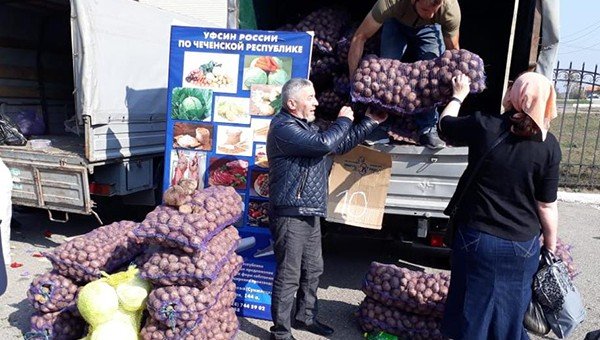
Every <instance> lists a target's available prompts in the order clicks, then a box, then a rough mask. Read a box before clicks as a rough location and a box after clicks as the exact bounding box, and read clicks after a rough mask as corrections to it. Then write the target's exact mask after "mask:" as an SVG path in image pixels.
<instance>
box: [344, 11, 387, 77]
mask: <svg viewBox="0 0 600 340" xmlns="http://www.w3.org/2000/svg"><path fill="white" fill-rule="evenodd" d="M380 28H381V24H380V23H378V22H377V21H375V19H374V18H373V15H372V14H371V12H369V14H367V16H366V17H365V19H364V20H363V22H362V23H361V24H360V26H358V29H357V30H356V32H355V33H354V36H353V37H352V42H351V43H350V49H349V50H348V70H349V71H350V77H351V78H352V76H353V75H354V71H356V68H357V67H358V62H359V61H360V58H361V57H362V54H363V51H364V48H365V42H366V41H367V39H369V38H371V37H372V36H373V34H375V33H376V32H377V31H378V30H379V29H380Z"/></svg>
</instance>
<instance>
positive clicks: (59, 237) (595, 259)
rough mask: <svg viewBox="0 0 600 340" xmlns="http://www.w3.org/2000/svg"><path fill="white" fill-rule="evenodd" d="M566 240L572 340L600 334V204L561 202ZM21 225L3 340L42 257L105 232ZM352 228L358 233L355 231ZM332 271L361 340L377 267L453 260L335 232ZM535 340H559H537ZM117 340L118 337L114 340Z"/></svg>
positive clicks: (3, 310) (340, 327) (327, 306)
mask: <svg viewBox="0 0 600 340" xmlns="http://www.w3.org/2000/svg"><path fill="white" fill-rule="evenodd" d="M559 213H560V230H559V237H561V238H562V239H563V241H564V242H565V243H568V244H571V245H573V246H574V248H573V257H574V259H575V265H576V266H577V267H578V269H579V271H580V274H579V275H578V276H577V277H576V279H575V284H576V286H577V287H578V288H579V290H580V292H581V294H582V296H583V299H584V301H585V304H586V308H587V313H588V314H587V319H586V321H585V322H584V323H583V324H582V325H581V326H580V327H579V328H578V329H577V330H576V332H575V333H574V334H573V335H572V336H571V337H570V339H583V338H584V337H585V334H586V333H587V332H590V331H592V330H596V329H600V288H598V283H599V282H600V264H599V262H600V205H598V204H595V203H567V202H560V203H559ZM14 215H15V219H16V221H17V223H15V224H13V226H12V232H11V253H12V261H13V262H17V263H19V264H22V266H20V267H18V268H11V267H7V271H8V278H9V286H8V289H7V291H6V293H5V294H4V295H2V296H1V297H0V334H2V339H19V338H22V337H23V333H25V332H27V331H29V317H30V315H31V314H32V312H33V309H32V308H31V306H30V305H29V302H28V301H27V297H26V292H27V289H28V288H29V284H30V282H31V280H32V278H33V277H34V276H35V275H36V274H40V273H43V272H46V271H48V270H49V269H51V265H50V262H48V261H47V260H46V259H44V258H41V257H37V254H39V253H40V252H43V251H49V250H51V249H52V248H53V247H55V246H57V245H59V244H60V243H62V242H64V241H65V239H66V238H70V237H73V236H77V235H80V234H83V233H86V232H89V231H90V230H92V229H94V228H95V227H97V226H98V223H97V222H96V221H95V220H94V219H93V218H91V217H86V216H72V217H71V220H70V221H69V222H68V223H66V224H62V223H55V222H50V221H48V219H47V215H46V214H45V213H43V212H40V211H35V210H33V211H21V212H18V211H17V212H15V213H14ZM348 228H353V227H348ZM323 250H324V257H325V273H324V274H323V276H322V279H321V284H320V289H319V298H320V302H319V310H320V312H319V316H320V317H319V318H320V320H321V321H322V322H324V323H326V324H328V325H331V326H332V327H334V329H335V333H334V335H333V336H332V337H331V339H361V338H362V337H363V332H362V331H361V330H360V329H359V327H358V326H357V323H356V319H355V317H354V312H355V311H356V310H357V307H358V305H359V304H360V302H361V301H362V300H363V299H364V297H365V295H364V293H363V292H362V291H361V290H360V287H361V283H362V280H363V278H364V275H365V273H366V271H367V269H368V267H369V264H370V263H371V262H372V261H379V262H384V263H396V264H398V265H400V266H407V267H409V268H412V269H416V270H425V271H426V272H435V271H440V270H445V269H444V268H447V267H446V265H447V260H446V259H445V258H443V257H439V256H432V255H431V254H425V253H423V252H421V251H419V252H417V251H411V250H410V249H400V248H399V247H398V246H397V245H396V244H394V243H393V242H390V241H387V240H378V239H366V238H362V237H356V236H347V235H345V234H344V233H332V234H328V235H327V236H326V237H325V238H324V242H323ZM240 325H241V329H240V331H239V333H238V335H237V339H244V340H245V339H268V337H269V331H268V330H269V327H270V325H271V323H270V322H268V321H264V320H256V319H246V318H240ZM294 336H295V337H296V338H298V339H307V340H312V339H321V337H318V336H314V335H312V334H310V333H307V332H303V331H296V330H295V331H294ZM532 338H533V339H555V337H554V336H552V335H551V336H549V337H543V338H541V337H532ZM115 339H118V337H115Z"/></svg>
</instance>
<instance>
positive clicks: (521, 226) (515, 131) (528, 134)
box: [439, 72, 561, 340]
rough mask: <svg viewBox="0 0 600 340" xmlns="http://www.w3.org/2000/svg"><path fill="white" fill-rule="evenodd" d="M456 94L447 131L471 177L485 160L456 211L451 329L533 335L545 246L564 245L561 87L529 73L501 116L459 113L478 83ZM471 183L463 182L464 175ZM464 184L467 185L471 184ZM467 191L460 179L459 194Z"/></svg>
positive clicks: (458, 86) (464, 82)
mask: <svg viewBox="0 0 600 340" xmlns="http://www.w3.org/2000/svg"><path fill="white" fill-rule="evenodd" d="M452 81H453V88H454V98H453V99H452V101H451V102H450V103H449V104H448V106H447V107H446V109H445V110H444V111H443V113H442V116H441V118H440V126H439V127H440V129H441V132H442V133H443V134H444V135H446V136H447V137H448V138H449V139H451V140H453V141H458V142H461V143H465V144H466V145H467V146H468V147H469V165H468V166H467V169H466V170H465V174H463V177H465V176H469V175H470V173H471V172H472V171H473V167H474V166H475V164H477V163H478V161H479V160H480V159H481V158H482V157H483V156H484V154H485V153H486V151H487V150H488V149H489V148H490V146H491V145H492V144H493V143H494V141H496V140H497V138H498V137H499V136H500V135H501V134H503V132H505V131H508V135H507V137H506V138H505V139H504V140H503V141H501V142H500V143H499V144H498V145H497V146H496V147H495V148H493V150H492V151H491V152H490V153H488V154H487V156H485V157H484V160H483V163H482V164H481V166H480V168H479V170H478V172H477V174H476V176H475V177H474V179H473V181H472V183H471V184H470V185H469V187H468V189H467V191H465V195H464V196H463V199H462V201H461V203H460V206H459V208H458V211H457V213H456V218H455V221H456V223H457V224H456V225H457V226H458V229H457V231H456V234H455V237H454V242H453V244H452V281H451V284H450V290H449V292H448V299H447V302H446V311H445V315H444V320H443V323H442V332H443V333H444V334H445V335H446V336H448V337H449V338H451V339H498V340H509V339H510V340H514V339H528V336H527V333H526V331H525V329H524V328H523V317H524V315H525V311H526V310H527V306H528V304H529V301H530V300H531V283H532V279H533V276H534V274H535V271H536V269H537V266H538V261H539V253H540V233H541V234H543V236H544V242H543V243H544V247H546V248H547V249H549V250H550V251H554V250H555V248H556V232H557V224H558V210H557V204H556V197H557V190H558V175H559V163H560V160H561V152H560V146H559V143H558V141H557V140H556V137H554V135H552V133H550V132H548V128H549V123H550V120H551V119H553V118H554V117H556V107H555V103H554V102H555V96H556V95H555V92H554V87H553V85H552V83H551V82H550V81H549V80H548V79H547V78H546V77H544V76H542V75H540V74H537V73H532V72H528V73H524V74H522V75H521V76H519V78H518V79H517V80H516V81H515V82H514V84H513V85H512V87H511V88H510V89H509V90H508V92H507V94H506V97H505V99H504V107H505V108H506V110H507V111H506V112H505V113H503V114H502V115H485V114H481V113H475V114H472V115H469V116H465V117H457V116H458V111H459V109H460V105H461V104H462V101H463V100H464V98H465V97H466V96H467V95H468V93H469V80H468V78H467V77H466V76H458V77H456V78H454V79H453V80H452ZM461 182H464V179H461ZM463 186H464V184H463ZM460 190H461V184H460V182H459V187H458V189H457V193H456V194H455V195H458V194H459V191H460Z"/></svg>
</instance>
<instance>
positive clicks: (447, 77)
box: [278, 7, 486, 144]
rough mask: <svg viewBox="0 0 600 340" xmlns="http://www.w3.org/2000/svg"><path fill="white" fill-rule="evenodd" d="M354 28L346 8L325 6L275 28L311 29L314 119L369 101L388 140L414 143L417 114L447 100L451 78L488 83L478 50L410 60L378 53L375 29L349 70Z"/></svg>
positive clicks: (476, 89) (476, 87)
mask: <svg viewBox="0 0 600 340" xmlns="http://www.w3.org/2000/svg"><path fill="white" fill-rule="evenodd" d="M357 27H358V23H357V22H352V21H351V20H350V16H349V15H348V13H347V11H346V10H344V9H339V8H329V7H324V8H320V9H317V10H316V11H313V12H311V13H310V14H308V15H307V16H306V17H304V18H303V19H302V20H300V22H299V23H297V24H286V25H284V26H282V27H280V28H279V29H278V30H289V31H314V32H315V38H314V41H313V45H314V48H313V52H312V55H311V70H310V77H309V78H310V80H311V81H312V82H313V83H314V84H315V88H316V90H317V99H318V101H319V106H318V107H317V112H316V113H317V118H318V119H321V120H329V121H331V120H334V119H335V118H336V117H337V114H338V112H339V110H340V108H341V107H342V106H344V105H351V106H352V107H353V109H354V111H355V113H356V114H357V115H358V116H360V115H362V114H364V112H365V110H366V107H367V106H369V107H371V108H372V109H375V110H381V111H386V112H388V113H389V114H390V115H389V116H390V118H389V119H390V123H391V124H390V128H389V129H388V135H389V137H390V138H391V139H392V140H395V141H398V142H405V143H412V144H416V143H417V140H418V135H417V127H416V124H415V115H417V114H420V113H421V112H423V111H431V110H434V108H435V107H436V106H438V105H445V104H447V103H448V102H449V100H450V99H451V98H452V85H451V79H452V77H454V76H457V75H459V74H465V75H467V76H468V77H469V78H470V80H471V89H470V90H471V93H480V92H482V91H483V90H484V89H485V88H486V85H485V73H484V63H483V60H482V59H481V58H480V57H479V56H478V55H477V54H474V53H472V52H470V51H467V50H464V49H463V50H447V51H445V52H444V53H443V54H442V55H441V56H440V57H438V58H435V59H432V60H422V61H416V62H414V63H403V62H400V60H394V59H385V58H379V57H378V55H379V44H380V39H381V38H380V35H379V32H378V33H377V34H376V35H375V36H373V37H372V38H371V39H369V40H367V42H366V44H365V46H364V52H363V59H362V60H361V61H360V63H359V65H358V69H357V70H356V71H355V72H354V74H348V71H349V70H348V50H349V48H350V44H351V41H352V37H353V35H354V32H355V31H356V29H357ZM323 125H324V126H326V125H327V124H323Z"/></svg>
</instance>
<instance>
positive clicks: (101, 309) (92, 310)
mask: <svg viewBox="0 0 600 340" xmlns="http://www.w3.org/2000/svg"><path fill="white" fill-rule="evenodd" d="M77 309H79V312H80V313H81V316H82V317H83V318H84V319H85V321H87V322H88V323H89V324H90V325H92V327H95V326H97V325H100V324H101V323H103V322H106V321H108V320H110V319H112V317H113V315H114V314H115V312H116V311H117V309H119V298H118V296H117V293H116V292H115V290H114V289H113V287H111V286H110V285H109V284H108V283H106V282H104V281H101V280H96V281H92V282H90V283H88V284H86V285H85V286H83V288H81V290H80V291H79V295H78V298H77Z"/></svg>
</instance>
